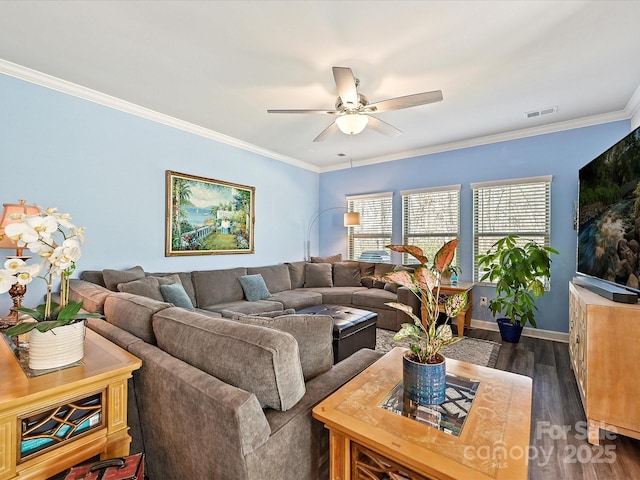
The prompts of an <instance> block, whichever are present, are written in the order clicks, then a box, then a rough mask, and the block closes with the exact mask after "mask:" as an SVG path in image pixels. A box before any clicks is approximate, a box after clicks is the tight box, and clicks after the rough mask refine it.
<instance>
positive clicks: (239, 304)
mask: <svg viewBox="0 0 640 480" xmlns="http://www.w3.org/2000/svg"><path fill="white" fill-rule="evenodd" d="M283 309H284V308H283V306H282V303H280V302H273V301H271V300H270V299H269V300H256V301H255V302H248V301H246V300H238V301H235V302H224V303H219V304H217V305H211V306H208V307H204V308H203V310H208V311H210V312H222V311H224V310H231V311H233V312H240V313H244V314H246V315H249V314H252V313H262V312H274V311H276V310H283Z"/></svg>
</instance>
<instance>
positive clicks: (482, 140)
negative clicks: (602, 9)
mask: <svg viewBox="0 0 640 480" xmlns="http://www.w3.org/2000/svg"><path fill="white" fill-rule="evenodd" d="M0 73H3V74H5V75H8V76H11V77H14V78H18V79H20V80H24V81H26V82H29V83H33V84H35V85H40V86H42V87H45V88H49V89H51V90H55V91H58V92H61V93H64V94H67V95H71V96H74V97H77V98H81V99H84V100H87V101H90V102H93V103H96V104H98V105H102V106H105V107H108V108H113V109H115V110H119V111H121V112H124V113H128V114H131V115H135V116H137V117H140V118H144V119H147V120H151V121H153V122H156V123H160V124H162V125H166V126H168V127H172V128H176V129H178V130H182V131H184V132H187V133H192V134H194V135H198V136H200V137H204V138H208V139H210V140H214V141H216V142H220V143H223V144H226V145H230V146H232V147H236V148H239V149H241V150H245V151H248V152H251V153H255V154H257V155H261V156H263V157H267V158H271V159H273V160H277V161H280V162H284V163H287V164H289V165H293V166H296V167H299V168H303V169H305V170H309V171H312V172H315V173H324V172H331V171H335V170H344V169H347V168H352V166H365V165H373V164H377V163H385V162H392V161H396V160H403V159H406V158H413V157H420V156H423V155H432V154H435V153H442V152H448V151H452V150H460V149H463V148H470V147H477V146H480V145H488V144H491V143H498V142H505V141H509V140H517V139H521V138H527V137H533V136H536V135H544V134H548V133H555V132H560V131H564V130H572V129H575V128H582V127H588V126H592V125H600V124H603V123H609V122H614V121H618V120H629V119H630V118H632V117H634V115H638V117H640V87H638V89H636V91H635V92H634V94H633V96H632V97H631V99H630V100H629V102H628V103H627V105H626V106H625V108H624V110H621V111H617V112H611V113H606V114H602V115H594V116H591V117H584V118H579V119H576V120H568V121H565V122H557V123H551V124H548V125H541V126H538V127H532V128H526V129H521V130H514V131H510V132H504V133H498V134H495V135H487V136H484V137H476V138H471V139H465V140H461V141H458V142H451V143H443V144H439V145H433V146H430V147H425V148H421V149H416V150H408V151H405V152H400V153H396V154H393V155H386V156H380V157H375V158H370V159H367V160H360V161H354V162H353V165H350V166H345V165H344V164H335V165H328V166H325V167H322V168H320V167H317V166H315V165H312V164H310V163H307V162H303V161H301V160H298V159H295V158H293V157H288V156H286V155H281V154H279V153H276V152H273V151H271V150H267V149H265V148H261V147H258V146H257V145H253V144H251V143H248V142H243V141H241V140H238V139H237V138H234V137H230V136H228V135H224V134H222V133H219V132H216V131H214V130H210V129H208V128H204V127H200V126H198V125H195V124H193V123H189V122H185V121H184V120H179V119H177V118H174V117H171V116H169V115H166V114H163V113H159V112H156V111H154V110H151V109H149V108H146V107H142V106H140V105H136V104H134V103H131V102H128V101H126V100H122V99H120V98H116V97H113V96H111V95H107V94H105V93H101V92H98V91H96V90H92V89H90V88H87V87H83V86H81V85H77V84H75V83H72V82H68V81H66V80H62V79H60V78H57V77H54V76H52V75H48V74H46V73H42V72H38V71H37V70H33V69H30V68H27V67H24V66H22V65H18V64H16V63H12V62H9V61H7V60H3V59H0Z"/></svg>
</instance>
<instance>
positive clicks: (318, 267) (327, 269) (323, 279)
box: [304, 263, 333, 288]
mask: <svg viewBox="0 0 640 480" xmlns="http://www.w3.org/2000/svg"><path fill="white" fill-rule="evenodd" d="M331 267H332V265H331V264H330V263H307V264H306V265H305V266H304V278H305V280H304V286H305V288H311V287H316V288H317V287H333V278H331Z"/></svg>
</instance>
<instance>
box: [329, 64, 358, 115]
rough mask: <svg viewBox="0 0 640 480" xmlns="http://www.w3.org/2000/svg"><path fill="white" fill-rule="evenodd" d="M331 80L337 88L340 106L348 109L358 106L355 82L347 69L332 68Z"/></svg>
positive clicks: (351, 73)
mask: <svg viewBox="0 0 640 480" xmlns="http://www.w3.org/2000/svg"><path fill="white" fill-rule="evenodd" d="M333 78H334V80H335V81H336V87H338V95H339V96H340V99H341V100H342V104H343V105H344V106H345V107H347V108H350V107H351V106H352V108H357V106H358V91H357V90H356V80H355V78H353V72H352V71H351V69H350V68H347V67H333Z"/></svg>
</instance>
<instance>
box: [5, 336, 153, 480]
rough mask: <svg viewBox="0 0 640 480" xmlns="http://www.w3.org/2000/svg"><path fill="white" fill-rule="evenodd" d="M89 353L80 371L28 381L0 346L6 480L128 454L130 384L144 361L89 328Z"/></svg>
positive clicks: (34, 476)
mask: <svg viewBox="0 0 640 480" xmlns="http://www.w3.org/2000/svg"><path fill="white" fill-rule="evenodd" d="M84 350H85V355H84V358H83V359H82V362H81V364H80V365H77V366H73V367H70V368H65V369H61V370H58V371H55V372H52V373H47V374H46V375H41V376H35V377H28V376H27V375H26V374H25V372H24V371H23V369H22V368H21V367H20V364H19V363H18V361H17V359H16V357H15V355H14V354H13V352H12V351H11V349H10V348H9V345H8V344H7V343H6V342H5V339H4V338H0V480H9V479H11V480H14V479H16V480H17V479H34V480H35V479H45V478H48V477H51V476H53V475H55V474H57V473H59V472H62V471H64V470H65V469H67V468H69V467H71V466H73V465H75V464H77V463H80V462H82V461H84V460H87V459H89V458H92V457H93V456H95V455H100V457H101V458H103V459H106V458H112V457H120V456H125V455H128V454H129V444H130V443H131V437H130V436H129V432H128V430H129V426H128V424H127V379H128V378H129V377H131V373H132V372H133V371H134V370H136V369H138V368H140V366H141V361H140V360H139V359H138V358H136V357H135V356H133V355H131V354H130V353H128V352H126V351H125V350H123V349H122V348H120V347H118V346H117V345H115V344H113V343H111V342H110V341H108V340H107V339H106V338H104V337H102V336H100V335H98V334H97V333H95V332H93V331H92V330H89V329H88V328H87V330H86V337H85V345H84ZM54 437H55V438H54Z"/></svg>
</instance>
